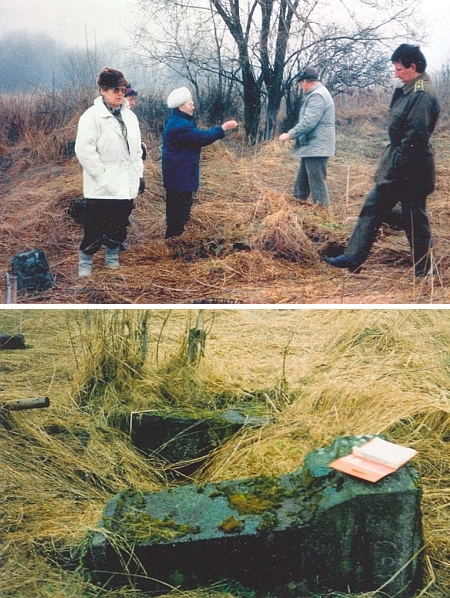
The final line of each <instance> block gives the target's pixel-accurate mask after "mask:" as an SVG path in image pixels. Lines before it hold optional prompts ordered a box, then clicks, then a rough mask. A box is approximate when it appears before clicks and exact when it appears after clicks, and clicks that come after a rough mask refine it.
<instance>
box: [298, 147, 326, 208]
mask: <svg viewBox="0 0 450 598" xmlns="http://www.w3.org/2000/svg"><path fill="white" fill-rule="evenodd" d="M327 165H328V158H321V157H320V158H301V160H300V166H299V169H298V172H297V177H296V179H295V183H294V197H296V198H297V199H301V200H303V201H306V200H307V199H308V197H309V195H311V197H312V200H313V203H315V204H317V205H319V206H324V207H328V206H329V205H330V198H329V195H328V188H327V183H326V178H327Z"/></svg>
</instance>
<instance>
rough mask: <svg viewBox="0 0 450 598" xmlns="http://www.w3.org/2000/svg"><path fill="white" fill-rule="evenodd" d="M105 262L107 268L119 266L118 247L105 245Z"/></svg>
mask: <svg viewBox="0 0 450 598" xmlns="http://www.w3.org/2000/svg"><path fill="white" fill-rule="evenodd" d="M105 264H106V265H107V267H108V268H118V267H119V265H120V264H119V247H114V249H111V247H106V249H105Z"/></svg>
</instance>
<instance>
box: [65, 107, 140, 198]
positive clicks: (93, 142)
mask: <svg viewBox="0 0 450 598" xmlns="http://www.w3.org/2000/svg"><path fill="white" fill-rule="evenodd" d="M121 114H122V119H123V121H124V123H125V125H126V128H127V140H126V139H125V138H124V136H123V133H122V130H121V126H120V123H119V122H118V120H117V118H116V117H115V116H114V115H113V114H112V113H111V112H110V111H109V110H108V108H107V107H106V106H105V104H104V103H103V98H102V97H101V96H100V97H98V98H96V99H95V100H94V105H93V106H91V107H90V108H88V109H87V110H86V112H84V114H82V116H81V117H80V120H79V122H78V132H77V138H76V141H75V153H76V156H77V158H78V161H79V162H80V164H81V166H82V168H83V193H84V197H86V198H89V199H134V198H135V197H136V196H137V194H138V190H139V179H140V178H141V177H142V176H143V162H142V149H141V133H140V130H139V122H138V119H137V117H136V115H135V114H134V113H133V112H132V111H131V110H130V109H129V108H128V107H127V104H124V105H123V106H122V108H121ZM127 141H128V143H127Z"/></svg>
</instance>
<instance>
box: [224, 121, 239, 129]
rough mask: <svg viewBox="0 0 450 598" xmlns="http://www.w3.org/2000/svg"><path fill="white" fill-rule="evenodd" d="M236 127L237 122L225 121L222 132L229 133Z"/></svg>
mask: <svg viewBox="0 0 450 598" xmlns="http://www.w3.org/2000/svg"><path fill="white" fill-rule="evenodd" d="M237 126H238V124H237V121H235V120H227V121H225V122H224V123H223V125H222V129H223V130H224V131H231V129H236V127H237Z"/></svg>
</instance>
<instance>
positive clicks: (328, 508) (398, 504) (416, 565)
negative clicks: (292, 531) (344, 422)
mask: <svg viewBox="0 0 450 598" xmlns="http://www.w3.org/2000/svg"><path fill="white" fill-rule="evenodd" d="M370 438H373V436H357V437H346V438H338V439H336V440H335V442H334V443H333V445H332V446H331V447H327V448H325V449H321V450H319V451H314V452H313V453H310V454H309V455H308V456H307V458H306V459H305V463H304V466H303V475H304V478H305V483H306V484H307V486H308V488H309V490H310V492H311V496H312V497H314V496H315V497H318V496H320V501H319V502H318V504H317V510H316V515H315V519H314V526H313V529H312V535H311V538H310V540H311V541H310V544H309V545H308V547H307V550H308V554H309V555H310V560H311V562H312V563H314V569H315V572H316V575H317V576H318V577H319V578H320V579H321V580H322V582H323V583H324V585H325V586H326V587H331V588H333V589H339V590H341V591H344V590H345V588H348V590H350V591H351V592H353V593H357V592H367V591H373V590H376V589H377V588H379V587H381V586H384V587H383V592H384V593H385V594H384V595H387V596H395V597H398V598H410V597H411V596H413V595H414V593H415V591H416V590H417V589H418V588H419V587H420V586H421V584H422V565H423V563H422V553H421V550H422V548H423V536H422V520H421V509H420V503H421V498H422V491H421V486H420V479H419V474H418V472H417V470H416V469H415V467H414V466H413V465H412V464H411V463H408V464H406V465H405V466H404V467H401V468H400V469H399V470H397V471H396V472H395V473H393V474H391V475H388V476H386V477H385V478H383V479H381V480H380V481H379V482H377V483H376V484H373V483H371V482H366V481H364V480H360V479H358V478H353V477H351V476H348V475H346V474H345V473H341V472H338V471H336V472H334V471H333V472H332V473H331V472H330V469H329V468H327V464H328V463H330V462H331V461H333V460H334V459H336V458H339V457H342V456H345V455H347V454H349V453H350V452H351V449H352V446H353V445H361V444H363V443H365V442H366V441H367V440H369V439H370Z"/></svg>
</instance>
